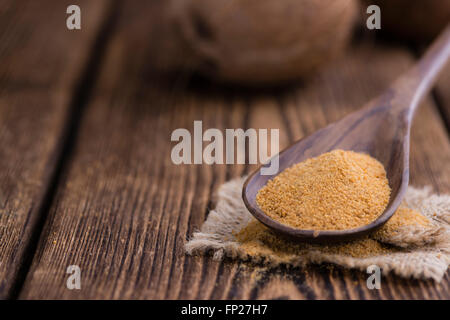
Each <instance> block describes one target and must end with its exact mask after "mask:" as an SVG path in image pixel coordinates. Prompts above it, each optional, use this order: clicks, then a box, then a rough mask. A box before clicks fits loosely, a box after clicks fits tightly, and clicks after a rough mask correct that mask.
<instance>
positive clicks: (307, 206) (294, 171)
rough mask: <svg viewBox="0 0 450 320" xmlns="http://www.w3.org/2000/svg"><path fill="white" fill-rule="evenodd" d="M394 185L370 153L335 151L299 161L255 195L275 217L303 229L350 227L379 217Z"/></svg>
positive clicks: (269, 214) (264, 208) (281, 221)
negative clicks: (391, 185)
mask: <svg viewBox="0 0 450 320" xmlns="http://www.w3.org/2000/svg"><path fill="white" fill-rule="evenodd" d="M390 193H391V189H390V187H389V183H388V180H387V178H386V171H385V170H384V167H383V165H382V164H381V163H380V162H379V161H377V160H376V159H374V158H372V157H370V156H369V155H366V154H362V153H357V152H353V151H343V150H334V151H331V152H328V153H324V154H322V155H320V156H318V157H316V158H312V159H308V160H306V161H304V162H301V163H298V164H296V165H294V166H292V167H290V168H288V169H286V170H284V171H283V172H281V173H280V174H279V175H278V176H276V177H275V178H274V179H272V180H270V181H269V182H268V183H267V184H266V185H265V186H264V187H263V188H261V190H260V191H259V192H258V194H257V196H256V201H257V203H258V205H259V207H260V208H261V209H262V210H263V211H264V213H265V214H267V215H268V216H270V217H271V218H272V219H274V220H277V221H278V222H280V223H283V224H286V225H288V226H291V227H294V228H298V229H304V230H345V229H352V228H356V227H360V226H363V225H367V224H369V223H370V222H372V221H374V220H375V219H376V218H377V217H378V216H380V215H381V214H382V213H383V211H384V209H385V208H386V206H387V204H388V202H389V196H390Z"/></svg>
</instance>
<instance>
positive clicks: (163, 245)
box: [21, 4, 450, 299]
mask: <svg viewBox="0 0 450 320" xmlns="http://www.w3.org/2000/svg"><path fill="white" fill-rule="evenodd" d="M142 6H143V7H142V8H140V10H138V9H137V8H136V7H133V8H131V6H125V7H124V9H123V10H122V17H121V20H122V21H140V19H139V18H142V15H143V13H142V12H148V11H149V10H150V9H149V7H148V6H150V7H151V6H152V4H142ZM132 17H133V18H132ZM143 24H144V23H143V22H141V23H137V22H135V23H132V24H131V25H128V26H127V27H123V28H120V31H119V32H118V33H117V34H116V35H115V36H114V38H113V40H112V42H111V45H110V47H109V48H108V57H107V60H106V61H105V63H104V68H103V71H102V74H101V77H100V80H99V83H98V85H97V88H96V91H95V95H94V97H93V99H92V101H91V103H90V105H89V106H88V109H87V110H86V114H85V116H84V118H83V122H82V125H81V127H80V132H79V136H78V140H77V143H76V146H75V149H74V153H73V157H72V158H71V159H70V163H69V165H68V166H67V168H66V170H65V172H64V175H63V177H64V178H63V179H62V181H61V184H60V186H59V189H58V193H57V195H56V199H55V201H54V203H53V206H52V208H51V211H50V213H49V217H48V220H47V223H46V226H45V229H44V232H45V234H46V235H47V238H45V241H43V242H41V243H40V245H39V248H38V253H37V255H36V258H35V259H34V261H33V265H32V268H31V270H30V273H29V276H28V278H27V280H26V283H25V286H24V290H23V291H22V294H21V298H37V297H40V298H42V297H44V298H70V299H92V298H95V299H109V298H120V299H130V298H133V299H134V298H136V299H175V298H185V299H186V298H189V299H208V298H215V299H222V298H230V299H248V298H251V299H257V298H265V299H272V298H292V299H297V298H300V299H318V298H320V299H392V298H430V299H431V298H433V299H437V298H445V299H448V298H449V290H448V287H449V278H448V275H447V277H446V279H445V280H444V281H443V283H441V284H434V283H433V282H432V281H416V280H405V279H400V278H398V277H395V276H388V277H383V279H382V281H383V282H382V289H381V290H375V291H370V290H368V289H367V288H366V276H365V274H363V273H361V272H356V271H347V270H342V269H340V268H337V267H334V268H333V267H330V266H322V267H318V266H311V267H308V268H303V269H294V270H286V269H284V268H277V269H273V270H270V271H266V270H261V269H260V268H257V267H256V268H255V267H253V266H250V265H248V264H245V263H239V262H234V261H225V262H217V261H214V260H212V259H211V258H210V257H189V256H186V255H185V254H184V250H183V246H184V244H185V242H186V238H187V237H189V236H190V235H191V234H192V232H193V231H194V230H195V229H198V228H199V227H200V226H201V224H202V223H203V221H204V220H205V218H206V216H207V212H208V209H209V208H210V207H211V206H212V199H213V193H214V190H216V189H217V187H218V186H219V185H220V184H221V183H223V182H224V181H226V180H227V179H230V178H232V177H237V176H240V175H241V174H244V173H246V172H248V170H249V167H242V166H225V165H215V166H208V165H190V166H176V165H174V164H173V163H172V161H171V158H170V152H171V148H172V146H173V145H174V144H173V143H171V142H170V134H171V132H172V131H173V130H175V129H177V128H188V129H190V130H192V126H193V121H194V120H202V121H203V127H204V128H205V129H206V128H219V129H225V128H240V127H243V128H249V127H253V128H267V127H275V128H280V135H281V146H282V147H283V146H286V145H287V144H288V143H289V142H291V141H293V140H294V139H297V138H300V137H301V136H303V135H304V134H308V133H311V132H313V131H314V130H316V129H318V128H320V127H322V126H324V125H325V124H326V123H329V122H331V121H334V120H336V119H338V118H340V117H342V116H343V115H345V114H346V113H348V112H350V111H352V110H355V109H357V108H358V107H360V106H361V105H362V104H363V103H364V102H366V101H367V100H368V99H370V98H371V97H373V96H375V95H377V94H378V93H380V92H381V91H382V90H383V89H384V88H385V87H386V86H387V85H388V84H389V81H391V80H393V79H394V78H395V77H396V76H397V75H398V74H400V73H401V72H403V71H404V70H405V69H406V68H407V67H408V66H409V65H410V64H411V63H412V60H413V59H412V58H411V55H410V54H408V53H407V52H405V51H404V50H400V49H391V48H375V47H371V46H367V45H363V46H361V47H358V48H355V49H353V50H352V52H351V53H350V54H349V55H348V56H347V57H345V58H344V59H343V60H342V61H340V62H339V63H336V64H335V65H334V66H333V67H331V68H330V69H328V70H326V71H325V72H324V73H323V74H321V75H320V76H318V77H317V78H316V79H315V80H313V81H311V82H308V83H306V84H304V86H300V87H297V88H291V89H290V90H286V91H284V92H279V93H278V94H275V95H274V94H272V93H273V92H271V93H264V92H259V93H258V92H245V91H242V90H236V91H233V90H229V89H224V88H218V87H215V86H214V85H208V84H204V85H205V88H203V89H199V88H198V87H201V86H194V87H192V86H188V87H183V86H182V85H181V86H180V85H179V83H180V82H179V81H178V82H175V84H174V83H169V84H166V85H165V84H164V83H163V82H164V81H163V80H162V79H161V78H158V77H156V76H153V75H152V74H151V71H150V70H149V69H148V67H147V66H148V64H147V61H148V56H149V54H150V53H149V52H151V50H152V47H151V44H150V43H147V44H146V43H143V42H142V41H139V36H138V34H139V32H140V30H142V28H143ZM149 24H150V22H149ZM148 28H150V25H149V26H148ZM130 57H132V58H130ZM123 79H126V81H124V80H123ZM181 83H182V82H181ZM412 136H413V138H412V139H413V140H412V160H411V175H412V183H413V184H415V185H423V184H429V185H432V186H433V188H434V189H435V190H436V191H438V192H450V176H449V173H448V172H447V171H446V165H447V164H448V162H449V161H450V144H449V140H448V136H447V135H446V132H445V130H444V128H443V123H442V120H441V119H440V118H439V115H438V113H437V111H436V108H435V106H434V105H433V103H432V102H431V101H427V103H425V104H424V105H423V106H422V107H421V109H420V111H419V113H418V115H417V120H416V123H415V125H414V129H413V135H412ZM68 265H79V266H80V268H81V290H68V289H67V288H66V286H65V283H66V279H67V277H68V275H67V274H66V268H67V266H68Z"/></svg>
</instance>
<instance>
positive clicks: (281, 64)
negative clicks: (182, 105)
mask: <svg viewBox="0 0 450 320" xmlns="http://www.w3.org/2000/svg"><path fill="white" fill-rule="evenodd" d="M357 14H358V2H357V1H355V0H320V1H318V0H276V1H274V0H173V1H171V2H170V4H169V6H168V7H167V15H168V19H167V21H168V22H167V23H168V25H167V30H166V33H165V34H166V35H167V37H165V45H164V46H161V50H160V60H159V61H164V63H163V62H161V63H162V64H164V65H165V66H171V67H188V68H193V69H196V70H198V71H200V72H202V73H204V74H206V75H208V76H210V77H213V78H215V79H217V80H219V81H227V82H234V83H238V84H244V85H258V84H270V85H272V84H277V83H279V82H284V81H288V80H292V79H296V78H301V77H304V76H306V75H308V74H310V73H311V72H312V71H314V70H316V69H317V68H318V67H320V66H322V65H324V64H325V63H327V62H328V61H330V60H332V59H333V58H335V57H336V56H337V55H338V54H339V53H341V52H342V51H343V50H344V48H345V46H346V44H347V43H348V40H349V38H350V36H351V31H352V26H353V24H354V20H355V18H356V15H357Z"/></svg>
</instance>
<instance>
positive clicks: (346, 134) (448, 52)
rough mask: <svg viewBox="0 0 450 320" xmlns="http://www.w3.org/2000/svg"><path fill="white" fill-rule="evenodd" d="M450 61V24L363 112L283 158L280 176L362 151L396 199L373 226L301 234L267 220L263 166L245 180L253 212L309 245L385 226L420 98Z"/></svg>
mask: <svg viewBox="0 0 450 320" xmlns="http://www.w3.org/2000/svg"><path fill="white" fill-rule="evenodd" d="M449 57H450V25H449V26H447V28H446V29H445V30H444V31H443V32H442V33H441V35H440V36H439V38H438V39H437V40H435V42H434V43H433V44H432V45H431V47H430V48H429V49H428V50H427V52H426V53H425V55H424V56H423V57H422V59H421V60H420V61H419V62H418V63H417V64H416V65H415V66H414V67H412V68H411V69H410V70H409V71H408V72H406V73H405V74H404V75H403V76H401V77H400V78H398V79H397V80H396V81H395V82H394V83H393V84H392V85H391V86H390V87H389V88H388V89H387V90H386V91H385V92H384V93H383V94H382V95H380V96H379V97H377V98H375V99H373V100H371V101H370V102H369V103H367V104H366V105H365V107H364V108H362V109H361V110H359V111H356V112H354V113H351V114H349V115H347V116H346V117H345V118H343V119H342V120H340V121H337V122H335V123H332V124H330V125H328V126H327V127H325V128H323V129H320V130H319V131H316V132H315V133H313V134H312V135H310V136H308V137H305V138H303V139H301V140H299V141H297V142H295V143H294V144H292V145H291V146H290V147H288V148H286V149H285V150H283V151H282V152H281V153H280V154H279V155H278V157H279V170H278V173H279V172H281V171H283V170H284V169H286V168H288V167H291V166H292V165H294V164H296V163H299V162H302V161H304V160H306V159H308V158H313V157H317V156H319V155H321V154H323V153H325V152H329V151H331V150H335V149H343V150H353V151H356V152H363V153H367V154H369V155H371V156H372V157H374V158H376V159H378V160H379V161H380V162H381V163H382V164H383V165H384V167H385V169H386V173H387V178H388V180H389V185H390V187H391V196H390V200H389V203H388V205H387V208H386V210H385V211H384V212H383V214H381V215H380V216H379V217H378V218H377V219H376V220H375V221H373V222H372V223H370V224H368V225H365V226H361V227H358V228H354V229H348V230H339V231H318V230H300V229H295V228H292V227H289V226H287V225H284V224H281V223H279V222H277V221H275V220H273V219H272V218H270V217H269V216H267V215H266V214H265V213H264V212H263V211H262V210H261V209H260V208H259V207H258V205H257V203H256V194H257V193H258V191H259V190H260V189H261V188H262V187H263V186H264V185H266V183H267V182H268V180H269V179H273V178H274V177H275V176H276V175H277V174H278V173H276V174H274V175H261V170H260V169H261V168H262V167H269V166H270V162H269V163H267V164H265V165H263V166H261V168H260V169H258V170H256V171H255V172H254V173H253V174H251V175H250V176H249V177H248V179H247V180H246V182H245V184H244V187H243V190H242V197H243V200H244V203H245V205H246V207H247V208H248V210H249V211H250V212H251V213H252V214H253V215H254V216H255V218H257V219H258V220H259V221H261V222H262V223H263V224H265V225H266V226H268V227H270V228H272V229H274V230H275V231H278V232H280V233H282V234H284V235H289V236H292V237H295V238H297V239H299V240H303V241H307V242H323V241H325V242H334V241H341V240H349V239H353V238H357V237H361V236H363V235H365V234H367V233H369V232H371V231H374V230H375V229H376V228H379V227H381V226H382V225H383V224H384V223H385V222H386V221H387V220H388V219H389V218H390V217H391V216H392V215H393V214H394V212H395V211H396V210H397V208H398V206H399V205H400V203H401V201H402V199H403V196H404V194H405V191H406V188H407V186H408V180H409V140H410V128H411V122H412V119H413V116H414V113H415V110H416V109H417V106H418V105H419V103H420V102H421V100H422V99H423V98H424V97H425V95H426V94H427V93H428V91H429V90H430V89H431V87H432V85H433V83H434V82H435V80H436V78H437V76H438V74H439V72H440V71H441V70H442V69H443V67H444V66H445V64H446V62H447V61H448V60H449Z"/></svg>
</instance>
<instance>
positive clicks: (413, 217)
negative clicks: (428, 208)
mask: <svg viewBox="0 0 450 320" xmlns="http://www.w3.org/2000/svg"><path fill="white" fill-rule="evenodd" d="M407 226H414V227H416V228H429V227H431V222H430V220H429V219H428V218H427V217H425V216H423V215H422V214H420V213H419V212H417V211H415V210H412V209H409V208H406V207H400V208H399V209H398V210H397V211H396V212H395V213H394V215H393V216H392V218H391V219H390V220H389V221H388V222H387V223H386V224H384V225H383V226H382V227H381V228H380V229H379V230H377V231H376V232H375V236H377V235H382V236H384V237H385V238H390V237H391V236H393V235H394V234H395V233H396V232H399V231H401V229H402V228H403V227H407ZM235 238H236V241H237V242H238V243H239V246H240V248H241V249H242V250H243V252H244V253H245V254H247V255H248V256H250V257H252V258H254V259H258V258H261V259H267V258H269V259H270V260H271V261H273V262H278V263H289V261H290V260H291V259H297V258H298V257H299V256H302V255H305V254H308V253H310V252H311V250H319V251H320V252H321V253H327V254H336V255H342V256H351V257H353V258H367V257H373V256H379V255H385V254H389V253H394V252H398V250H400V249H399V248H396V247H394V246H391V245H386V244H384V243H381V242H379V241H377V240H375V239H373V238H372V236H369V237H365V238H362V239H357V240H353V241H349V242H344V243H338V244H308V243H301V242H298V241H295V240H291V239H289V238H283V237H280V236H279V235H278V234H276V233H275V232H273V231H272V230H270V229H269V228H267V227H266V226H264V225H263V224H262V223H260V222H259V221H256V220H253V221H251V222H250V223H249V224H248V225H247V226H246V227H244V228H243V229H242V230H240V231H239V232H237V233H236V234H235Z"/></svg>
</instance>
